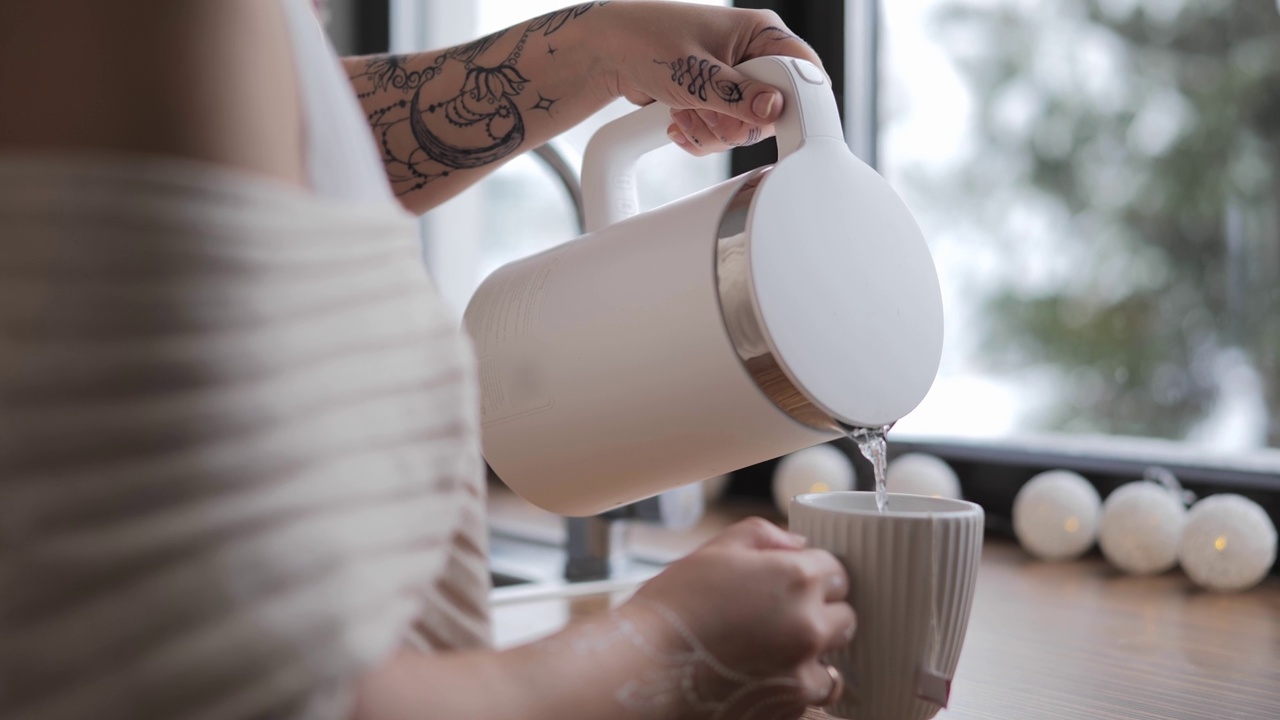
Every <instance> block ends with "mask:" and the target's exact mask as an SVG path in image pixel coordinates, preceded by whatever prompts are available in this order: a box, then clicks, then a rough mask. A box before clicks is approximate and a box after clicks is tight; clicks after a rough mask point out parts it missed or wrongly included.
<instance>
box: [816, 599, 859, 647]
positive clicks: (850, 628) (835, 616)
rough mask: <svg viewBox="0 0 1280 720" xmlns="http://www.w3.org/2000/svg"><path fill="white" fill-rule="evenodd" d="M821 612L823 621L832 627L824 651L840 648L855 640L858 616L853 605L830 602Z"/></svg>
mask: <svg viewBox="0 0 1280 720" xmlns="http://www.w3.org/2000/svg"><path fill="white" fill-rule="evenodd" d="M821 612H822V618H823V622H825V623H826V625H827V627H828V628H830V629H831V631H830V632H829V633H828V635H827V637H828V642H827V646H826V647H825V648H823V652H824V653H829V652H834V651H836V650H839V649H840V648H842V647H844V646H845V645H848V644H849V643H850V642H852V641H853V636H854V635H855V634H856V633H857V632H858V616H857V615H856V614H854V612H853V606H852V605H850V604H849V603H847V602H833V603H828V604H827V606H826V607H824V608H822V611H821Z"/></svg>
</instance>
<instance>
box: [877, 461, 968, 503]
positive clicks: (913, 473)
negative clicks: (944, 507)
mask: <svg viewBox="0 0 1280 720" xmlns="http://www.w3.org/2000/svg"><path fill="white" fill-rule="evenodd" d="M885 487H886V488H887V489H888V490H889V492H891V493H902V494H904V495H929V496H932V497H939V498H951V499H953V500H959V499H960V479H959V478H958V477H956V473H955V471H954V470H952V469H951V466H950V465H948V464H947V463H946V462H944V461H943V460H942V458H939V457H937V456H934V455H926V454H925V453H907V454H906V455H900V456H898V457H897V458H895V459H894V461H893V462H891V463H889V469H888V470H886V471H885Z"/></svg>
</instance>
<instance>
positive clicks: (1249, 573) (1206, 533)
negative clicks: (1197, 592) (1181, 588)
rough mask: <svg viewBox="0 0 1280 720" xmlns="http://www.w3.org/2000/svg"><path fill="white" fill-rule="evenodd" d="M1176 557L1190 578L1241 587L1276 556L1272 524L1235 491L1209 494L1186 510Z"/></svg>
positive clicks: (1223, 586) (1261, 574) (1207, 583)
mask: <svg viewBox="0 0 1280 720" xmlns="http://www.w3.org/2000/svg"><path fill="white" fill-rule="evenodd" d="M1178 560H1179V561H1180V562H1181V563H1182V569H1183V570H1184V571H1186V573H1187V576H1188V577H1190V578H1191V580H1192V582H1194V583H1196V584H1197V585H1200V586H1201V587H1206V588H1209V589H1211V590H1223V591H1230V590H1245V589H1248V588H1251V587H1253V586H1254V585H1257V584H1258V583H1259V582H1261V581H1262V579H1263V578H1264V577H1266V576H1267V571H1269V570H1270V569H1271V565H1272V564H1273V563H1274V562H1275V560H1276V526H1275V524H1274V523H1272V522H1271V518H1270V517H1268V516H1267V512H1266V511H1265V510H1263V509H1262V507H1261V506H1259V505H1258V504H1257V503H1255V502H1254V501H1252V500H1250V499H1248V498H1246V497H1242V496H1240V495H1213V496H1211V497H1207V498H1205V499H1203V500H1201V501H1200V502H1198V503H1196V504H1195V505H1192V506H1191V510H1190V511H1189V512H1188V513H1187V525H1186V527H1185V528H1183V531H1182V544H1181V546H1180V547H1179V548H1178Z"/></svg>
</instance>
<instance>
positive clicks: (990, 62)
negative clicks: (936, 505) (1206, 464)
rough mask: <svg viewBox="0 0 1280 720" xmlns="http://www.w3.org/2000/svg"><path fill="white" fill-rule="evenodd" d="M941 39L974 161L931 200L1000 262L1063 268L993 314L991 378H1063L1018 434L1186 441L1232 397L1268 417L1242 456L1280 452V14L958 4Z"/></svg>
mask: <svg viewBox="0 0 1280 720" xmlns="http://www.w3.org/2000/svg"><path fill="white" fill-rule="evenodd" d="M932 22H933V26H932V29H933V35H934V37H935V38H936V39H937V40H938V42H940V43H942V44H943V46H944V47H945V49H946V51H947V53H948V55H949V57H950V58H951V60H952V61H953V62H954V63H955V66H956V67H957V68H958V69H959V71H960V73H961V75H962V77H963V78H964V79H965V81H966V83H967V84H968V85H969V88H970V91H971V92H972V94H973V97H974V98H975V101H976V103H977V107H976V112H977V117H976V132H977V134H978V137H977V138H976V140H977V142H978V146H979V147H980V148H981V150H980V152H979V153H978V156H977V157H976V158H975V161H974V162H969V163H965V164H964V165H963V167H962V168H961V169H959V170H956V171H954V172H953V173H951V174H950V175H949V176H948V177H943V178H936V179H935V180H934V181H933V182H932V184H933V185H934V191H935V192H937V193H939V194H942V195H946V196H948V197H946V198H945V200H944V201H943V202H944V203H950V205H946V206H948V207H957V208H960V207H963V208H966V210H965V212H964V215H965V216H966V218H965V219H964V220H957V221H958V222H969V223H973V224H975V226H977V227H979V228H981V232H982V233H983V234H984V237H987V238H988V239H989V241H990V242H992V243H995V244H997V247H998V248H999V251H1000V252H1001V253H1004V254H1006V255H1007V257H1008V258H1010V261H1012V262H1017V261H1018V260H1017V258H1019V257H1022V258H1024V259H1025V258H1027V257H1028V256H1030V255H1034V254H1039V255H1041V257H1040V262H1042V263H1043V262H1046V261H1047V262H1050V263H1052V264H1055V267H1056V270H1054V271H1052V272H1049V273H1048V274H1047V276H1046V277H1041V278H1040V279H1039V280H1037V281H1036V282H1027V283H1017V282H1015V283H1004V284H1002V285H1000V286H999V287H997V288H996V289H995V290H993V291H992V292H990V293H989V294H988V296H987V297H986V298H985V300H984V302H985V306H984V308H985V316H986V324H987V330H986V334H985V336H984V338H983V342H982V350H981V355H980V361H981V362H982V363H983V364H984V365H985V366H986V369H987V370H988V371H989V372H994V373H1001V372H1008V371H1013V370H1016V369H1019V368H1026V367H1029V366H1030V367H1041V368H1045V369H1047V370H1048V371H1051V372H1053V373H1054V374H1055V377H1056V378H1057V379H1056V380H1055V382H1054V387H1056V388H1057V392H1058V395H1059V397H1057V398H1056V401H1055V402H1052V403H1046V404H1045V407H1046V410H1045V411H1044V412H1043V413H1042V414H1041V416H1040V417H1037V418H1034V419H1031V420H1030V422H1032V424H1033V425H1034V426H1035V427H1036V428H1037V429H1042V430H1060V431H1069V432H1101V433H1113V434H1122V435H1141V436H1150V437H1163V438H1171V439H1184V438H1186V437H1188V435H1189V434H1191V433H1194V431H1195V428H1196V427H1197V426H1199V425H1201V424H1202V423H1203V422H1204V421H1205V419H1206V418H1207V417H1209V416H1210V414H1211V413H1212V412H1213V410H1214V408H1215V407H1217V406H1218V405H1219V404H1220V403H1221V402H1222V401H1223V400H1224V394H1225V393H1229V392H1231V391H1232V389H1233V388H1235V391H1236V392H1240V391H1241V390H1240V388H1244V392H1246V393H1247V394H1249V395H1250V396H1254V395H1255V393H1256V397H1253V399H1254V402H1255V404H1256V402H1257V400H1258V399H1259V398H1260V399H1261V400H1262V404H1264V405H1265V408H1266V417H1265V419H1263V420H1261V421H1260V422H1258V423H1254V424H1255V425H1256V426H1258V427H1256V428H1255V434H1256V439H1254V440H1252V441H1251V443H1252V444H1257V445H1261V444H1265V445H1268V446H1271V447H1280V13H1278V12H1277V6H1276V3H1274V2H1272V0H1110V1H1107V0H1042V1H1039V2H1037V1H1034V0H1008V1H1004V2H991V1H988V2H982V3H977V2H965V1H963V0H954V1H952V2H946V3H944V4H943V5H941V6H940V7H939V9H938V10H937V11H936V12H935V13H934V14H933V16H932ZM1015 206H1018V207H1031V208H1034V212H1035V213H1038V214H1039V216H1040V217H1041V224H1047V225H1049V226H1051V231H1050V233H1051V234H1053V235H1054V236H1055V237H1057V238H1058V241H1057V244H1056V245H1052V244H1049V245H1046V244H1045V243H1040V242H1033V241H1029V240H1028V236H1027V235H1026V234H1025V233H1024V232H1023V231H1022V230H1020V229H1019V228H1020V227H1024V226H1025V223H1022V224H1019V223H1018V222H1013V221H1011V219H1010V218H1011V216H1012V215H1016V214H1017V212H1016V210H1015ZM1045 253H1048V255H1047V256H1045V255H1044V254H1045ZM1042 274H1043V273H1042ZM1046 278H1047V279H1046ZM1241 373H1244V376H1245V377H1246V379H1248V378H1252V379H1251V380H1250V381H1249V382H1247V383H1244V384H1243V385H1242V384H1241V383H1239V382H1236V383H1234V384H1233V383H1231V382H1228V379H1229V378H1232V377H1239V376H1240V374H1241ZM1246 399H1247V398H1246Z"/></svg>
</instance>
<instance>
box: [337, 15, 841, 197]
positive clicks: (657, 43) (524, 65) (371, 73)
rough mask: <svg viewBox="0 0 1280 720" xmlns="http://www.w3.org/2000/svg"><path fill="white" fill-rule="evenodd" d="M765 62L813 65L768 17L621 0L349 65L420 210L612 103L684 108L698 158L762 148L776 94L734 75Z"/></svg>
mask: <svg viewBox="0 0 1280 720" xmlns="http://www.w3.org/2000/svg"><path fill="white" fill-rule="evenodd" d="M760 55H792V56H797V57H804V58H806V59H809V60H811V61H813V62H818V59H817V57H816V56H815V55H814V54H813V52H812V50H811V49H810V48H809V47H808V46H807V45H805V44H804V43H803V42H802V41H800V40H799V39H797V38H796V37H795V36H794V35H792V34H791V33H790V32H789V31H787V30H786V28H785V27H784V26H783V25H782V23H781V21H779V20H778V18H777V16H776V15H774V14H773V13H770V12H764V11H756V10H739V9H733V8H720V7H708V6H701V5H690V4H684V3H669V2H644V1H641V0H634V1H628V0H623V1H620V2H588V3H583V4H580V5H575V6H572V7H568V8H564V9H562V10H556V11H554V12H550V13H547V14H545V15H541V16H539V17H536V18H534V19H532V20H529V21H527V22H524V23H520V24H517V25H515V26H513V27H510V28H507V29H505V30H500V31H498V32H496V33H493V34H492V35H488V36H486V37H483V38H481V39H479V40H476V41H473V42H470V43H467V44H465V45H459V46H457V47H453V48H448V49H446V50H442V51H437V52H425V53H416V54H411V55H379V56H373V57H364V58H351V59H348V60H347V61H346V65H347V70H348V72H349V74H350V75H351V78H352V81H353V83H354V85H355V88H356V91H357V93H358V94H359V96H360V100H361V102H362V104H363V106H364V109H365V112H366V114H367V116H368V119H369V124H370V126H371V128H372V129H373V133H374V136H375V139H376V141H377V144H378V149H379V152H381V154H382V159H383V162H384V163H385V164H386V168H387V175H388V177H389V178H390V179H391V183H392V186H393V188H394V189H395V191H396V193H397V194H398V195H399V196H400V198H401V201H402V202H403V203H404V205H405V207H407V208H408V209H410V210H412V211H415V212H425V211H426V210H428V209H430V208H432V207H434V206H436V205H438V204H440V203H441V202H443V201H445V200H447V199H448V198H450V197H452V196H453V195H455V194H457V193H458V192H460V191H461V190H462V189H464V188H465V187H467V186H468V185H470V184H471V183H473V182H475V181H476V180H478V179H480V178H481V177H483V176H484V175H485V174H486V173H488V172H489V171H491V170H493V169H494V168H495V167H497V166H498V165H500V164H501V162H502V161H504V160H506V159H508V158H510V157H512V156H514V155H516V154H517V153H520V152H522V151H524V150H527V149H530V148H533V147H537V146H538V145H540V144H542V143H544V142H546V141H547V140H549V139H550V138H552V137H554V136H555V135H558V134H559V133H561V132H564V131H565V130H567V129H569V128H571V127H573V126H574V125H576V124H578V123H579V122H581V121H582V120H583V119H585V118H586V117H587V116H589V115H591V114H592V113H594V112H596V111H597V110H599V109H600V108H602V107H604V105H606V104H607V103H609V102H610V101H612V100H614V99H615V98H618V97H625V98H627V99H628V100H631V101H632V102H635V103H637V104H645V103H648V102H651V101H652V100H655V99H656V100H659V101H661V102H663V103H665V104H667V105H670V106H671V107H673V108H677V109H682V112H676V113H675V114H674V115H673V122H672V125H671V126H670V127H669V128H668V130H669V134H670V135H671V137H672V140H673V142H676V143H677V144H679V145H680V146H681V147H683V148H685V149H686V150H688V151H689V152H691V153H694V154H699V155H700V154H705V153H707V152H713V151H716V150H722V149H724V148H726V147H730V146H733V145H741V144H744V143H747V142H754V141H756V140H759V139H761V138H763V137H768V136H769V135H770V134H771V133H772V123H773V121H774V119H776V118H777V116H778V114H779V113H780V112H781V97H780V95H778V93H777V91H776V90H775V89H773V88H770V87H768V86H767V85H763V84H761V83H756V82H754V81H751V80H748V79H747V78H745V77H743V76H741V75H739V74H738V73H736V72H735V71H734V70H733V69H732V66H733V65H736V64H738V63H740V62H742V61H744V60H747V59H749V58H752V57H757V56H760Z"/></svg>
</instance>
